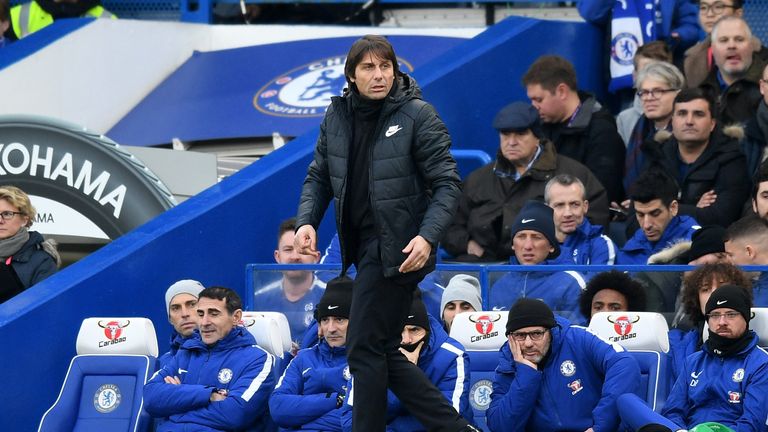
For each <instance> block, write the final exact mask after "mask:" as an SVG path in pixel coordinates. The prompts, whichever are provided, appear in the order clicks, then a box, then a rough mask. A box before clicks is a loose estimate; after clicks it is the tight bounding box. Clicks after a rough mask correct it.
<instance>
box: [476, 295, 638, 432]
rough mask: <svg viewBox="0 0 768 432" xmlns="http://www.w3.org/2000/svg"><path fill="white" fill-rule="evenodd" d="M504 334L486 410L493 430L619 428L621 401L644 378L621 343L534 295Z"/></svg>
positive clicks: (515, 311) (590, 431)
mask: <svg viewBox="0 0 768 432" xmlns="http://www.w3.org/2000/svg"><path fill="white" fill-rule="evenodd" d="M506 334H507V339H508V343H507V344H504V346H503V347H502V348H501V350H500V356H499V357H500V358H499V365H498V367H497V368H496V376H495V377H494V382H493V393H492V394H491V404H490V406H489V408H488V411H487V413H486V415H487V419H488V425H489V426H490V429H491V430H492V431H494V432H500V431H521V432H522V431H534V430H535V431H554V430H568V431H587V432H601V431H616V430H619V416H618V411H617V409H616V398H617V397H618V396H620V395H622V394H624V393H632V392H635V391H637V390H638V384H639V382H640V369H639V368H638V366H637V363H636V362H635V360H634V359H633V358H631V357H630V356H629V355H628V354H627V353H625V352H624V349H623V348H621V347H619V346H618V345H613V344H609V343H607V342H605V341H603V340H602V339H600V338H599V337H597V336H596V335H594V334H592V333H590V332H588V331H587V330H586V329H585V328H583V327H577V326H571V323H570V322H569V321H568V320H566V319H564V318H562V317H557V318H556V317H555V316H554V314H553V313H552V311H551V310H550V309H549V307H548V306H547V305H546V304H545V303H544V302H542V301H540V300H534V299H530V298H522V299H520V300H518V301H517V302H516V303H515V304H514V305H512V308H511V309H510V311H509V319H508V321H507V332H506Z"/></svg>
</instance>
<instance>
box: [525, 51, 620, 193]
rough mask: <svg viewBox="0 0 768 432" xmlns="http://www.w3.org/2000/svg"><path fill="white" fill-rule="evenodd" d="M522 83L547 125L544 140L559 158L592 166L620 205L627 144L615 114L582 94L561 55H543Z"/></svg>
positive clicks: (569, 66) (543, 131)
mask: <svg viewBox="0 0 768 432" xmlns="http://www.w3.org/2000/svg"><path fill="white" fill-rule="evenodd" d="M522 81H523V85H524V86H525V88H526V92H527V94H528V98H530V99H531V103H532V104H533V106H534V107H535V108H536V110H538V112H539V116H540V117H541V121H542V122H543V123H544V124H543V126H542V134H543V137H544V138H546V139H548V140H550V141H552V143H553V144H554V145H555V150H556V151H557V154H559V155H561V156H566V157H569V158H571V159H574V160H576V161H577V162H580V163H582V164H584V165H585V166H586V167H587V168H589V169H590V171H592V173H593V174H594V175H595V177H597V179H598V180H599V181H600V184H602V185H603V187H605V189H606V191H607V192H608V199H609V201H613V202H621V201H622V199H623V198H624V190H623V188H622V186H621V179H622V175H623V173H624V169H623V168H624V167H623V161H624V153H625V148H624V143H623V142H622V141H621V137H620V136H619V134H618V132H617V131H616V122H615V120H614V119H613V115H612V114H611V113H610V112H609V111H608V110H607V109H605V108H604V107H603V106H602V105H600V103H599V102H598V101H597V99H595V97H594V96H593V95H591V94H589V93H586V92H581V91H579V90H578V86H577V82H576V71H575V69H574V68H573V65H572V64H571V63H570V62H569V61H568V60H566V59H564V58H562V57H559V56H552V55H546V56H542V57H539V58H538V59H537V60H536V61H535V62H534V63H533V64H532V65H531V67H530V68H528V71H527V72H526V73H525V75H523V79H522ZM587 189H590V185H589V184H587ZM590 201H592V200H591V199H590ZM592 203H593V204H594V201H592Z"/></svg>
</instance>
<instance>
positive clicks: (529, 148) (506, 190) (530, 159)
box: [442, 102, 608, 262]
mask: <svg viewBox="0 0 768 432" xmlns="http://www.w3.org/2000/svg"><path fill="white" fill-rule="evenodd" d="M493 127H494V128H495V129H496V130H498V131H499V151H498V153H497V155H496V160H495V161H493V162H491V163H489V164H487V165H485V166H483V167H481V168H478V169H477V170H475V171H473V172H472V173H471V174H470V175H469V177H468V178H467V180H466V181H465V182H464V188H463V192H462V195H461V201H459V210H458V211H457V213H456V217H455V218H454V219H453V223H452V224H451V226H450V228H449V229H448V233H447V234H446V236H445V238H444V239H443V241H442V245H443V247H444V248H445V250H446V251H448V252H449V253H450V254H452V255H453V256H454V257H455V258H456V260H457V261H470V262H471V261H504V260H506V259H507V258H509V256H510V254H511V251H512V249H511V246H512V238H511V237H510V235H509V229H510V227H511V226H512V223H513V222H514V221H515V218H516V217H517V215H518V213H519V212H520V209H521V208H522V207H523V205H524V204H525V203H526V202H527V201H528V200H531V199H535V200H542V199H543V197H544V186H545V185H546V182H547V180H548V179H550V178H551V177H552V176H554V175H557V174H571V175H573V176H575V177H577V178H581V179H582V181H583V184H585V185H586V196H588V199H589V200H590V203H591V204H592V206H591V208H590V212H589V217H591V218H592V220H593V221H594V222H595V223H596V224H600V225H607V223H608V200H607V197H606V193H605V189H604V188H603V185H601V184H600V182H599V181H598V180H597V178H596V177H595V176H594V175H593V174H592V172H590V170H589V169H588V168H587V167H585V166H584V165H582V164H581V163H579V162H576V161H574V160H573V159H570V158H568V157H565V156H562V155H558V154H557V151H555V147H554V146H553V145H552V142H551V141H549V140H548V139H546V138H543V135H542V132H541V122H540V120H539V115H538V113H537V112H536V109H534V108H533V107H532V106H530V105H529V104H527V103H524V102H514V103H512V104H509V105H507V106H505V107H504V108H502V109H501V111H499V113H498V114H496V117H495V118H494V120H493Z"/></svg>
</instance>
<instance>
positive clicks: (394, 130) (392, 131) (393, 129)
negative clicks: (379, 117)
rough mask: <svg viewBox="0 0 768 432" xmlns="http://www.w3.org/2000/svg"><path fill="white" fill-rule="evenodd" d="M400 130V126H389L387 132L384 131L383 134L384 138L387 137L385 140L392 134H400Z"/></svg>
mask: <svg viewBox="0 0 768 432" xmlns="http://www.w3.org/2000/svg"><path fill="white" fill-rule="evenodd" d="M401 130H403V128H402V126H400V125H394V126H390V127H389V129H387V131H386V132H384V136H385V137H387V138H389V137H391V136H392V135H394V134H396V133H398V132H400V131H401Z"/></svg>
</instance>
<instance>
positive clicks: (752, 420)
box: [662, 330, 768, 432]
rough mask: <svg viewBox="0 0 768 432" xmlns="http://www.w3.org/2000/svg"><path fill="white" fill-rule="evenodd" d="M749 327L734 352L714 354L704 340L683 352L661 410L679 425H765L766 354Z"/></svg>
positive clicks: (741, 430) (740, 430) (741, 431)
mask: <svg viewBox="0 0 768 432" xmlns="http://www.w3.org/2000/svg"><path fill="white" fill-rule="evenodd" d="M749 332H750V334H751V335H752V342H751V343H750V344H749V345H748V346H747V347H746V348H744V349H743V350H742V351H741V352H739V353H738V354H736V355H734V356H730V357H724V358H723V357H718V356H716V355H715V354H713V353H712V349H711V348H710V347H709V344H708V343H704V347H703V349H701V350H700V351H698V352H696V353H694V354H692V355H691V356H690V357H688V358H687V359H686V360H685V367H684V369H683V371H682V373H681V374H680V376H678V378H677V381H676V382H675V386H674V387H673V388H672V392H671V393H670V394H669V396H668V397H667V401H666V403H665V405H664V409H663V410H662V415H663V416H665V417H666V418H668V419H669V420H671V421H672V422H674V423H675V424H677V425H679V426H680V428H681V429H687V428H692V427H694V426H695V425H697V424H699V423H704V422H707V421H717V422H718V423H721V424H723V425H724V426H727V427H729V428H731V429H733V430H734V431H736V432H746V431H766V430H768V427H766V424H765V419H766V417H768V353H767V352H766V351H765V350H763V349H762V348H760V347H758V346H757V341H758V338H757V335H756V334H755V333H754V332H753V331H751V330H750V331H749Z"/></svg>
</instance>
